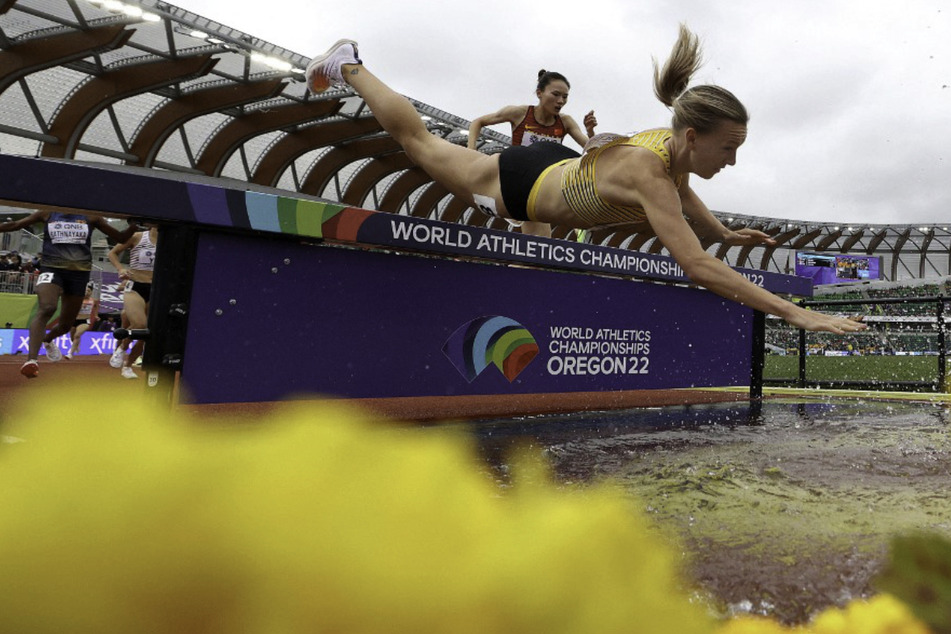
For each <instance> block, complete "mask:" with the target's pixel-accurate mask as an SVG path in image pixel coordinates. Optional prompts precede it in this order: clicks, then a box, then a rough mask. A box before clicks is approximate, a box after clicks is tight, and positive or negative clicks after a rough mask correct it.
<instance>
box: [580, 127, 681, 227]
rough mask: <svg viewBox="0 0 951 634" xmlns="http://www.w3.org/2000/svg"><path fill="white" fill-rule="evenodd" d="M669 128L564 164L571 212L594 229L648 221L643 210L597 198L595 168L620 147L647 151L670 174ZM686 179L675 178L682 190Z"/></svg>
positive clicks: (623, 138) (620, 140)
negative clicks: (607, 153)
mask: <svg viewBox="0 0 951 634" xmlns="http://www.w3.org/2000/svg"><path fill="white" fill-rule="evenodd" d="M672 134H673V133H672V132H671V131H670V130H669V129H657V130H646V131H644V132H638V133H637V134H635V135H634V136H629V137H628V136H621V137H618V138H616V139H613V140H611V141H609V142H607V143H605V144H604V145H600V146H597V147H594V148H593V149H591V150H589V151H587V152H585V153H584V154H583V155H582V156H581V157H580V158H577V159H570V160H569V161H567V162H566V163H565V169H564V171H563V172H562V176H561V191H562V194H563V195H564V197H565V200H566V201H567V203H568V206H569V207H570V208H571V210H572V211H573V212H574V213H575V214H576V215H577V216H578V217H579V218H581V219H582V220H584V221H585V222H586V223H588V224H589V225H590V226H592V227H604V226H610V225H619V224H629V223H632V222H642V221H644V220H646V219H647V216H646V215H645V213H644V209H643V208H642V207H637V206H621V205H612V204H611V203H609V202H606V201H605V200H603V199H602V198H601V197H600V196H599V195H598V188H597V186H596V184H595V168H596V166H597V162H598V157H599V156H600V155H601V152H603V151H604V150H606V149H608V148H611V147H617V146H621V145H630V146H634V147H643V148H647V149H648V150H650V151H651V152H653V153H654V154H656V155H657V156H658V157H660V159H661V160H662V161H663V162H664V167H665V168H666V169H667V172H668V173H669V172H670V152H668V151H667V147H666V146H665V145H664V142H666V141H667V139H669V138H670V137H671V136H672ZM682 181H683V176H678V177H677V178H675V179H674V186H675V187H676V188H677V189H680V184H681V182H682Z"/></svg>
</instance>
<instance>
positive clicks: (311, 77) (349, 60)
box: [304, 40, 363, 95]
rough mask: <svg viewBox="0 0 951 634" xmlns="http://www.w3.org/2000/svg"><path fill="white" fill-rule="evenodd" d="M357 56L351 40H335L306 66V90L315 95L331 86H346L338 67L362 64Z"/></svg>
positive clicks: (354, 44) (354, 43)
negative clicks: (325, 50) (324, 51)
mask: <svg viewBox="0 0 951 634" xmlns="http://www.w3.org/2000/svg"><path fill="white" fill-rule="evenodd" d="M362 63H363V62H362V61H361V60H360V57H359V56H358V54H357V43H356V42H354V41H353V40H337V42H336V43H335V44H334V45H333V46H331V47H330V48H329V49H328V50H327V52H326V53H324V54H323V55H318V56H317V57H315V58H314V59H312V60H311V61H310V64H308V65H307V71H306V72H305V73H304V76H305V77H306V78H307V88H308V89H309V90H310V92H312V93H313V94H315V95H317V94H320V93H322V92H324V91H325V90H327V89H328V88H330V87H331V86H341V85H346V83H347V82H345V81H344V80H343V74H342V73H341V72H340V67H341V66H343V65H344V64H362Z"/></svg>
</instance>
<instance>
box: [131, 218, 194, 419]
mask: <svg viewBox="0 0 951 634" xmlns="http://www.w3.org/2000/svg"><path fill="white" fill-rule="evenodd" d="M197 247H198V230H197V229H195V228H193V227H189V226H185V225H164V226H160V227H159V234H158V245H156V253H155V273H154V275H153V279H152V291H151V298H150V300H149V317H148V326H149V328H148V330H149V336H148V343H147V344H146V346H145V351H144V353H143V354H142V367H143V370H145V374H146V377H147V382H146V385H147V388H148V391H149V392H150V393H151V394H152V395H153V396H154V397H155V399H156V400H157V401H158V402H160V403H163V404H165V405H171V404H172V400H173V397H174V393H175V378H176V372H179V371H180V370H181V369H182V365H183V363H184V360H185V335H186V332H187V326H188V319H187V316H188V303H189V302H190V301H191V290H192V279H193V275H194V270H195V257H196V251H197Z"/></svg>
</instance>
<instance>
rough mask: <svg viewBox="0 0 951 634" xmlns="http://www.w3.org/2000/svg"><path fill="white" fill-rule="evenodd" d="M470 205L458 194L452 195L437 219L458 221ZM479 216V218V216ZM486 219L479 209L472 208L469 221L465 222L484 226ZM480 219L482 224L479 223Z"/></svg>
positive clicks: (487, 217)
mask: <svg viewBox="0 0 951 634" xmlns="http://www.w3.org/2000/svg"><path fill="white" fill-rule="evenodd" d="M471 206H472V205H470V204H469V203H467V202H466V201H464V200H463V199H461V198H459V197H458V196H453V197H452V200H450V201H449V204H448V205H446V208H445V209H443V212H442V213H441V214H439V218H438V220H443V221H445V222H458V221H459V219H460V218H462V214H464V213H465V212H466V209H469V208H470V207H471ZM480 216H481V218H479V217H480ZM476 219H478V220H476ZM488 219H489V216H487V215H485V214H484V213H482V212H481V211H478V210H474V213H473V214H472V215H471V216H470V217H469V221H468V222H467V223H466V224H467V225H470V226H475V227H484V226H485V222H486V220H488ZM480 221H481V223H482V224H479V222H480ZM505 226H506V227H507V226H508V223H506V225H505Z"/></svg>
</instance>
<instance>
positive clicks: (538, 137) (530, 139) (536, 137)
mask: <svg viewBox="0 0 951 634" xmlns="http://www.w3.org/2000/svg"><path fill="white" fill-rule="evenodd" d="M539 141H547V142H548V143H561V139H559V138H558V137H553V136H546V135H544V134H538V133H537V132H529V131H528V130H526V131H525V134H524V135H522V145H532V144H533V143H538V142H539Z"/></svg>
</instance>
